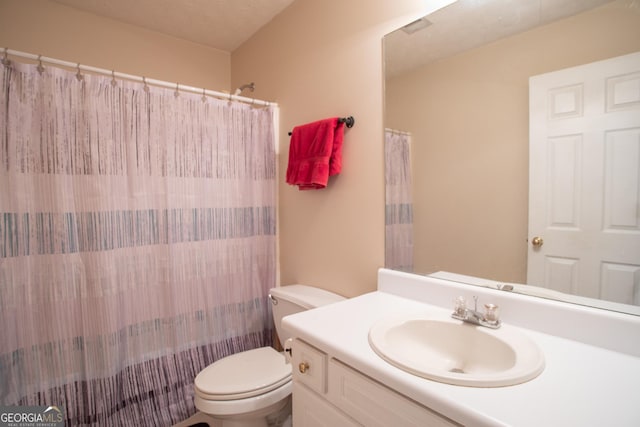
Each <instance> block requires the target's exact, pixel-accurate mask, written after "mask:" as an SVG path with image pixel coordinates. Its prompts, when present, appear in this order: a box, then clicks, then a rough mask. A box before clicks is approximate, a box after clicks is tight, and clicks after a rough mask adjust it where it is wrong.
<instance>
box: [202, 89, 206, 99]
mask: <svg viewBox="0 0 640 427" xmlns="http://www.w3.org/2000/svg"><path fill="white" fill-rule="evenodd" d="M204 92H205V89H204V88H202V102H207V96H206V95H205V93H204Z"/></svg>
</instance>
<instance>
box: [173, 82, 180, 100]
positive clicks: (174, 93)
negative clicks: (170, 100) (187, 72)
mask: <svg viewBox="0 0 640 427" xmlns="http://www.w3.org/2000/svg"><path fill="white" fill-rule="evenodd" d="M173 96H175V97H176V98H177V97H178V96H180V92H179V90H178V83H176V91H175V92H173Z"/></svg>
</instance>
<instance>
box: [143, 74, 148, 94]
mask: <svg viewBox="0 0 640 427" xmlns="http://www.w3.org/2000/svg"><path fill="white" fill-rule="evenodd" d="M142 83H144V88H143V89H144V91H145V92H147V93H149V86H147V78H146V77H145V76H142Z"/></svg>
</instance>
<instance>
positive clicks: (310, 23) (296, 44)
mask: <svg viewBox="0 0 640 427" xmlns="http://www.w3.org/2000/svg"><path fill="white" fill-rule="evenodd" d="M424 3H425V2H424V1H418V0H402V1H393V2H390V1H386V0H375V1H372V0H350V1H348V2H345V1H342V0H322V1H319V0H297V1H296V2H295V3H293V4H292V6H290V7H289V8H288V9H287V10H285V11H284V12H283V13H282V14H280V15H279V16H277V17H276V19H274V20H273V21H272V22H271V23H270V24H269V25H268V26H266V27H265V28H263V29H262V30H261V31H260V32H258V33H257V34H256V36H255V37H253V38H252V39H251V40H250V41H249V42H248V43H245V44H244V45H243V46H242V47H241V48H240V49H238V50H237V51H235V52H234V53H233V54H232V58H231V59H232V61H231V62H232V83H233V86H236V85H239V84H241V83H243V82H248V81H253V82H255V83H256V92H255V93H254V95H255V96H257V97H258V98H266V99H273V100H276V101H277V102H278V104H279V105H280V118H281V120H280V126H281V128H280V155H279V172H280V180H279V181H280V187H279V192H280V205H279V207H280V209H279V212H280V228H279V233H280V264H281V283H283V284H291V283H305V284H309V285H314V286H319V287H322V288H325V289H329V290H332V291H334V292H337V293H339V294H342V295H345V296H354V295H358V294H361V293H364V292H368V291H371V290H374V289H375V286H376V274H377V269H378V268H379V267H382V266H383V265H384V189H383V184H384V176H383V148H382V140H383V135H382V133H383V124H382V65H381V64H382V58H381V44H382V36H383V35H384V34H385V33H387V32H389V31H391V30H392V29H395V28H397V27H399V26H401V25H404V24H406V23H408V22H410V21H411V20H413V19H416V18H417V17H418V16H420V15H421V14H422V12H423V11H424V9H423V8H424ZM346 115H353V116H354V117H355V120H356V122H355V126H354V127H353V128H352V129H349V130H347V131H346V134H345V142H344V150H343V170H342V173H341V174H340V175H339V176H337V177H333V178H331V180H330V182H329V186H328V187H327V188H326V189H323V190H319V191H298V190H297V189H296V188H295V187H291V186H288V185H287V184H285V183H284V174H285V171H286V166H287V158H288V146H289V137H288V135H287V132H288V131H290V130H291V129H292V128H293V127H294V126H296V125H298V124H303V123H307V122H311V121H315V120H319V119H322V118H325V117H332V116H346Z"/></svg>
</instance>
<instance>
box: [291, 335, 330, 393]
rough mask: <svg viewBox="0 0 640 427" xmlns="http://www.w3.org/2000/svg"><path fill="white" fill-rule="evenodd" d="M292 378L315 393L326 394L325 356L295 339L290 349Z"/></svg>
mask: <svg viewBox="0 0 640 427" xmlns="http://www.w3.org/2000/svg"><path fill="white" fill-rule="evenodd" d="M291 351H292V353H291V364H292V369H293V378H294V379H295V380H296V381H300V382H301V383H303V384H305V385H306V386H307V387H309V388H310V389H312V390H313V391H315V392H318V393H320V394H324V393H326V392H327V355H326V354H325V353H323V352H322V351H320V350H318V349H317V348H315V347H313V346H311V345H309V344H307V343H305V342H304V341H300V340H298V339H296V340H295V341H294V342H293V346H292V348H291Z"/></svg>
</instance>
